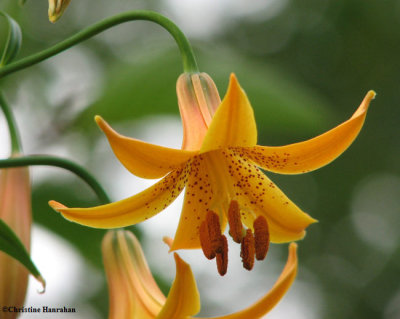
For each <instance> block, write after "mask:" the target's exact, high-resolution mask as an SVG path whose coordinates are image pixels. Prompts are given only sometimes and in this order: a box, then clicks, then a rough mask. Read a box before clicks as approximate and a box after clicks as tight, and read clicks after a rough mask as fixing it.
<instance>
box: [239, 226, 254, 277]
mask: <svg viewBox="0 0 400 319" xmlns="http://www.w3.org/2000/svg"><path fill="white" fill-rule="evenodd" d="M254 254H255V247H254V237H253V233H252V232H251V229H247V231H246V236H244V237H243V239H242V247H241V250H240V257H242V262H243V267H244V268H246V269H247V270H251V269H253V266H254Z"/></svg>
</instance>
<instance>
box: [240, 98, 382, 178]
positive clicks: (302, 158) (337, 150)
mask: <svg viewBox="0 0 400 319" xmlns="http://www.w3.org/2000/svg"><path fill="white" fill-rule="evenodd" d="M374 97H375V92H374V91H369V92H368V93H367V95H366V96H365V98H364V100H363V101H362V103H361V105H360V106H359V108H358V109H357V110H356V112H355V113H354V114H353V116H352V117H351V118H350V119H348V120H347V121H345V122H343V123H342V124H340V125H338V126H336V127H335V128H333V129H332V130H330V131H328V132H326V133H324V134H321V135H319V136H317V137H314V138H312V139H310V140H307V141H304V142H300V143H294V144H289V145H286V146H277V147H270V146H258V145H257V146H253V147H245V148H242V149H241V152H243V153H244V154H245V155H246V156H247V157H248V158H249V159H251V160H252V161H253V162H254V163H256V164H257V165H258V166H260V167H262V168H263V169H265V170H268V171H271V172H275V173H281V174H299V173H305V172H309V171H312V170H315V169H317V168H320V167H322V166H324V165H326V164H328V163H330V162H331V161H333V160H334V159H335V158H336V157H338V156H339V155H340V154H342V153H343V152H344V151H345V150H346V149H347V148H348V147H349V146H350V144H351V143H352V142H353V141H354V140H355V138H356V137H357V135H358V133H359V132H360V130H361V128H362V126H363V124H364V120H365V117H366V115H367V110H368V107H369V104H370V102H371V100H372V99H373V98H374Z"/></svg>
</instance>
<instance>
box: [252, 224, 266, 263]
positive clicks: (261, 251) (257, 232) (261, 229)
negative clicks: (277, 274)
mask: <svg viewBox="0 0 400 319" xmlns="http://www.w3.org/2000/svg"><path fill="white" fill-rule="evenodd" d="M253 227H254V244H255V249H256V258H257V260H263V259H264V258H265V257H266V256H267V252H268V248H269V229H268V222H267V220H266V219H265V217H263V216H258V217H257V218H256V220H255V221H254V223H253Z"/></svg>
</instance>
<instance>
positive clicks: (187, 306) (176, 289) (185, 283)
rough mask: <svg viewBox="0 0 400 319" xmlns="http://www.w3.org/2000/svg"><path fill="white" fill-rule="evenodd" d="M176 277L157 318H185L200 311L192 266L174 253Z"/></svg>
mask: <svg viewBox="0 0 400 319" xmlns="http://www.w3.org/2000/svg"><path fill="white" fill-rule="evenodd" d="M174 257H175V263H176V277H175V280H174V282H173V284H172V287H171V289H170V291H169V294H168V297H167V301H166V303H165V304H164V307H163V308H162V309H161V312H160V313H159V314H158V316H157V317H156V318H157V319H171V318H176V319H183V318H187V317H188V316H193V315H195V314H197V313H198V312H199V311H200V295H199V291H198V289H197V284H196V280H195V279H194V276H193V272H192V270H191V268H190V266H189V265H188V264H187V263H186V262H184V261H183V260H182V259H181V258H180V257H179V255H178V254H176V253H174Z"/></svg>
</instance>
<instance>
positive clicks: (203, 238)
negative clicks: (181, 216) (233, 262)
mask: <svg viewBox="0 0 400 319" xmlns="http://www.w3.org/2000/svg"><path fill="white" fill-rule="evenodd" d="M199 236H200V245H201V249H202V250H203V253H204V256H206V257H207V258H208V259H214V258H215V251H214V250H213V249H212V247H211V240H210V235H209V234H208V226H207V223H206V222H205V221H204V222H202V223H201V225H200V229H199Z"/></svg>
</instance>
